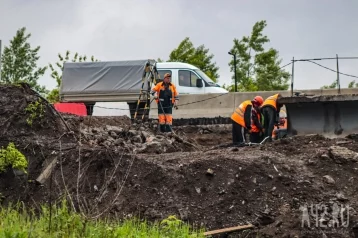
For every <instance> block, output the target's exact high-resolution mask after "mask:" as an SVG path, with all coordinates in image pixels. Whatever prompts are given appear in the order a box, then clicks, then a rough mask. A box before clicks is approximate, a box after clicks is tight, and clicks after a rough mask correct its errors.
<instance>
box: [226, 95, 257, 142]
mask: <svg viewBox="0 0 358 238" xmlns="http://www.w3.org/2000/svg"><path fill="white" fill-rule="evenodd" d="M262 102H263V98H262V97H260V96H256V97H255V98H254V99H253V100H252V101H250V100H246V101H244V102H242V103H241V104H240V105H239V106H238V107H237V108H236V109H235V111H234V113H233V114H232V115H231V121H232V140H233V144H240V143H245V141H246V140H245V134H246V132H250V133H252V132H254V133H256V132H257V130H261V129H259V128H260V125H259V124H258V123H257V120H256V119H258V118H260V117H258V116H257V113H260V110H259V107H260V105H261V104H262ZM253 105H254V106H253ZM255 108H256V109H255ZM252 114H254V116H252ZM258 122H259V121H258ZM261 128H262V127H261ZM252 129H253V130H252ZM255 136H256V135H254V137H253V138H252V135H251V134H250V140H251V138H252V139H255Z"/></svg>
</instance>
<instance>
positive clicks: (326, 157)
mask: <svg viewBox="0 0 358 238" xmlns="http://www.w3.org/2000/svg"><path fill="white" fill-rule="evenodd" d="M321 158H322V159H329V156H328V155H327V154H322V155H321Z"/></svg>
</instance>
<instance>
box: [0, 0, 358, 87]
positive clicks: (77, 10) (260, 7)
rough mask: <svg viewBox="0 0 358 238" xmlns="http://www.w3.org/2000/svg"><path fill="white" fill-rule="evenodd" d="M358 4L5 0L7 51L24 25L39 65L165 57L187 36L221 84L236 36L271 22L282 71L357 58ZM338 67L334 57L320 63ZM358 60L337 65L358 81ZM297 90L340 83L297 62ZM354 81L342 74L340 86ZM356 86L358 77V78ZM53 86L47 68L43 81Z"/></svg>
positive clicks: (318, 0)
mask: <svg viewBox="0 0 358 238" xmlns="http://www.w3.org/2000/svg"><path fill="white" fill-rule="evenodd" d="M357 9H358V1H356V0H345V1H338V0H314V1H312V0H296V1H294V0H270V1H267V0H250V1H249V0H220V1H214V0H207V1H204V0H195V1H194V0H192V1H189V0H130V1H129V0H101V1H99V0H75V1H73V0H0V39H1V40H2V48H4V46H6V45H8V44H9V41H10V40H11V39H12V38H13V36H14V35H15V34H16V31H17V30H18V29H19V28H21V27H26V29H27V32H28V33H31V38H30V39H29V42H30V44H31V46H32V47H36V46H40V47H41V49H40V52H39V56H40V59H39V61H38V65H39V66H46V65H48V64H49V63H55V62H57V60H58V58H57V55H58V53H64V52H66V50H69V51H70V52H73V53H74V52H78V53H79V54H82V55H87V56H91V55H94V56H95V57H96V58H97V59H99V60H101V61H113V60H135V59H157V58H161V59H164V60H166V59H168V57H169V54H170V52H171V51H172V50H173V49H174V48H176V47H177V46H178V44H179V43H180V42H181V41H182V40H183V39H184V38H185V37H189V38H190V40H191V41H192V42H193V44H194V45H195V46H199V45H202V44H204V45H205V47H206V48H209V49H210V53H212V54H214V61H215V62H216V64H217V66H218V67H219V75H220V78H219V80H218V83H219V84H220V85H222V84H224V83H225V84H228V83H230V82H231V76H232V75H233V73H232V72H230V68H229V66H228V63H229V61H230V60H231V57H232V56H230V55H228V51H229V50H230V49H231V48H232V46H233V40H234V39H235V38H237V39H241V38H242V37H243V36H248V35H250V33H251V29H252V27H253V25H254V24H255V23H256V22H257V21H260V20H266V22H267V27H266V28H265V30H264V34H265V35H267V36H268V38H269V39H270V42H269V43H268V44H267V45H266V48H269V47H273V48H275V49H277V50H278V51H279V54H280V58H281V59H282V66H283V65H285V64H287V63H290V61H291V60H292V57H295V59H307V58H325V57H336V54H338V55H339V56H340V57H353V56H358V47H357V43H358V31H357V23H358V15H357V13H356V10H357ZM317 63H320V64H322V65H324V66H326V67H329V68H332V69H334V70H335V69H336V61H335V60H325V61H317ZM357 65H358V59H357V60H343V59H342V60H340V61H339V70H340V72H342V73H346V74H351V75H357V76H358V67H357ZM285 69H287V70H288V71H289V72H291V70H292V68H291V65H290V66H288V67H286V68H285ZM294 69H295V71H294V89H295V90H296V89H317V88H320V87H321V86H322V85H327V84H331V83H332V82H333V81H334V80H336V78H337V74H336V73H335V72H331V71H329V70H326V69H324V68H321V67H319V66H317V65H314V64H312V63H309V62H296V63H295V66H294ZM354 79H355V78H352V77H348V76H344V75H340V80H341V88H343V87H347V85H348V83H349V82H350V81H352V80H354ZM356 81H357V82H358V79H357V80H356ZM39 83H40V84H41V85H45V86H46V87H47V88H48V89H53V88H54V87H55V86H56V82H55V80H54V79H52V78H51V77H50V70H48V71H47V73H46V74H45V75H44V76H43V77H42V78H41V79H40V80H39Z"/></svg>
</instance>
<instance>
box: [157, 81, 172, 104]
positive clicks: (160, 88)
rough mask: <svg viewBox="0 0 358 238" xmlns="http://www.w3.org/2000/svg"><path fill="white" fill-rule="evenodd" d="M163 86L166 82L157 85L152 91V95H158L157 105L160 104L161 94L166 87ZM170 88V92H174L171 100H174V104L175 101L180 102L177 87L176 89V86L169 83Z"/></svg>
mask: <svg viewBox="0 0 358 238" xmlns="http://www.w3.org/2000/svg"><path fill="white" fill-rule="evenodd" d="M163 84H164V82H160V83H157V84H156V85H155V86H154V87H153V89H152V91H151V94H154V93H157V94H158V98H157V99H155V101H156V102H157V103H159V98H160V97H159V95H160V92H161V91H164V90H165V87H164V85H163ZM169 88H170V91H171V92H172V97H171V100H172V103H174V102H175V100H179V96H178V92H177V90H176V87H175V86H174V84H172V83H169Z"/></svg>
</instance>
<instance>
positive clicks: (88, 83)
mask: <svg viewBox="0 0 358 238" xmlns="http://www.w3.org/2000/svg"><path fill="white" fill-rule="evenodd" d="M148 61H149V62H150V64H154V63H155V60H148V59H147V60H131V61H110V62H80V63H73V62H67V63H65V64H64V69H63V73H62V83H61V87H60V95H61V96H63V95H75V94H122V93H124V94H131V93H135V94H138V95H139V93H140V89H141V86H142V77H143V72H144V68H145V65H146V63H147V62H148ZM144 89H147V83H146V84H145V85H144Z"/></svg>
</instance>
